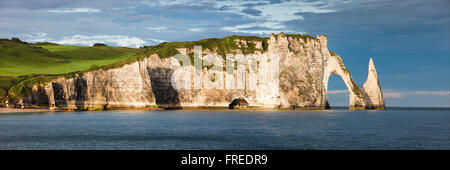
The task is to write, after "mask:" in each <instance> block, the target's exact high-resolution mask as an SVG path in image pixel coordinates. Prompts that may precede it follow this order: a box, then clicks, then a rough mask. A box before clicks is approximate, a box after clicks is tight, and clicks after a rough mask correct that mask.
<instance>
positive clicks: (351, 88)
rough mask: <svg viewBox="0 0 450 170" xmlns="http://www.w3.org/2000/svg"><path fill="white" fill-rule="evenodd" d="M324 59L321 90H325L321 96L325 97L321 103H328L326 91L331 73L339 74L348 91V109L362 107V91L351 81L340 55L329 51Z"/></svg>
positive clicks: (363, 105)
mask: <svg viewBox="0 0 450 170" xmlns="http://www.w3.org/2000/svg"><path fill="white" fill-rule="evenodd" d="M326 60H327V61H326V62H325V67H324V70H323V71H324V72H323V73H324V75H323V84H324V89H323V90H324V91H325V92H324V93H323V96H322V97H323V98H324V99H325V101H323V105H325V107H326V105H327V103H328V101H327V100H326V95H327V91H328V79H329V78H330V75H331V74H333V75H339V76H340V77H341V78H342V80H343V81H344V83H345V85H346V86H347V89H348V92H349V109H352V110H359V109H364V108H365V102H364V96H363V93H362V91H361V90H360V89H359V87H358V85H356V83H355V82H354V81H353V79H352V76H351V74H350V72H349V71H348V70H347V68H346V67H345V65H344V62H342V59H341V57H339V55H337V54H335V53H334V52H330V57H327V59H326Z"/></svg>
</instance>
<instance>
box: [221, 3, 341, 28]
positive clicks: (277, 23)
mask: <svg viewBox="0 0 450 170" xmlns="http://www.w3.org/2000/svg"><path fill="white" fill-rule="evenodd" d="M258 2H259V5H254V6H252V7H251V8H248V7H247V6H246V5H245V4H248V3H250V2H249V1H243V0H238V1H218V2H216V4H215V7H216V8H221V7H227V8H226V9H225V10H223V11H222V12H227V13H234V14H238V15H242V16H245V17H247V18H250V19H255V20H259V21H257V22H255V23H252V24H253V25H251V26H250V25H249V24H245V25H237V26H228V27H223V28H222V30H226V31H230V32H240V33H250V34H270V33H272V32H292V31H291V30H288V29H287V28H286V26H285V25H284V22H286V21H292V20H303V19H304V18H303V16H301V15H299V14H298V13H300V12H307V13H330V12H335V11H336V9H331V8H330V7H331V6H333V4H335V1H328V2H327V3H326V4H324V2H318V1H284V2H280V3H273V4H271V3H270V1H269V0H263V1H258ZM244 9H252V10H254V11H260V13H258V14H250V13H245V10H244ZM261 28H262V29H261Z"/></svg>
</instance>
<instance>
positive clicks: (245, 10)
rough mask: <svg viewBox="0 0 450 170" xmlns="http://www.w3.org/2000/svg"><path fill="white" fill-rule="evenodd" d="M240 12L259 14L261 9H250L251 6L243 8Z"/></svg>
mask: <svg viewBox="0 0 450 170" xmlns="http://www.w3.org/2000/svg"><path fill="white" fill-rule="evenodd" d="M242 12H243V13H246V14H250V15H253V16H260V15H261V13H262V11H260V10H257V9H252V8H245V9H243V10H242Z"/></svg>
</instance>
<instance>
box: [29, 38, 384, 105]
mask: <svg viewBox="0 0 450 170" xmlns="http://www.w3.org/2000/svg"><path fill="white" fill-rule="evenodd" d="M266 40H267V41H266ZM235 43H237V46H238V47H239V48H237V49H235V50H234V51H232V52H233V53H235V54H238V55H236V56H235V57H237V59H239V58H243V59H246V62H244V63H243V65H241V66H238V67H236V68H234V71H231V72H227V71H222V70H223V69H222V70H221V69H219V70H214V69H211V67H207V68H204V67H202V68H201V69H199V68H198V67H196V68H194V66H192V65H186V66H183V67H182V65H181V64H180V61H179V60H178V59H176V58H174V57H168V58H163V59H162V58H161V57H160V56H158V55H157V54H151V55H150V56H148V57H147V58H143V59H142V60H139V61H136V62H134V63H131V64H127V65H124V66H122V67H120V68H113V69H109V70H98V71H91V72H87V73H84V74H83V75H76V76H75V77H74V78H64V77H60V78H57V79H54V80H52V81H51V82H50V83H48V84H45V85H39V86H42V87H40V88H37V89H41V90H34V91H33V92H32V93H34V94H35V96H41V97H36V98H39V101H40V100H46V101H47V102H37V101H33V102H32V104H36V103H39V104H41V105H45V103H48V104H47V105H48V106H49V107H51V108H52V107H55V108H56V109H69V110H72V109H79V110H80V109H81V110H84V109H88V110H96V109H114V108H168V109H174V108H175V109H179V108H183V107H223V108H227V107H229V104H230V103H232V101H233V100H235V99H237V98H240V99H243V100H245V101H246V102H248V106H249V107H260V108H274V109H283V108H286V109H297V108H300V109H301V108H307V109H325V108H329V105H328V102H327V98H326V97H327V90H328V79H329V77H330V75H331V74H337V75H339V76H341V78H342V80H343V81H344V83H345V84H346V86H347V88H348V91H349V100H350V106H349V108H350V109H365V108H367V109H374V108H376V109H382V108H384V98H383V96H382V93H381V88H380V86H379V82H378V76H377V75H376V71H375V67H374V65H373V61H372V60H371V62H370V64H369V76H368V80H367V81H366V83H365V84H364V88H361V89H360V88H359V87H358V85H357V84H356V83H355V82H354V81H353V79H352V77H351V74H350V72H349V71H348V70H347V69H346V67H345V65H344V63H343V61H342V59H341V58H340V56H339V55H337V54H335V53H330V51H329V50H328V48H327V38H326V37H325V36H318V37H317V38H312V37H305V36H299V35H285V34H283V33H280V34H278V35H275V34H272V35H271V36H270V38H269V39H265V42H262V41H258V39H256V40H251V41H250V40H236V41H235ZM263 43H267V44H268V47H266V48H263V47H264V44H263ZM250 44H253V46H252V47H250ZM243 48H255V49H257V50H254V54H245V55H244V53H243V51H245V50H242V49H243ZM177 50H178V52H179V53H181V54H184V55H189V54H190V53H192V52H193V51H194V49H191V48H179V49H177ZM216 50H217V49H216ZM200 52H201V53H202V55H199V56H200V59H202V60H203V59H205V56H208V55H210V54H217V52H216V51H215V50H211V49H204V50H203V51H201V50H200ZM275 56H276V57H275ZM164 57H167V56H164ZM220 59H222V58H220ZM220 59H219V63H225V60H223V59H222V60H220ZM235 59H236V58H235ZM202 60H200V61H202ZM227 61H228V58H227ZM252 62H254V63H252ZM188 63H189V62H188ZM250 66H252V68H253V66H257V67H256V68H257V69H255V70H254V71H253V72H251V71H250V70H252V69H250ZM184 74H186V75H184ZM179 75H184V76H181V77H177V76H179ZM212 77H214V78H212ZM172 80H181V81H180V82H182V83H181V84H177V83H175V84H172ZM176 82H178V81H176ZM183 83H184V84H183ZM196 83H198V84H196ZM182 85H183V86H182ZM184 85H187V86H184ZM178 87H183V88H178ZM45 96H47V97H45ZM22 101H23V102H22V103H23V104H26V103H27V102H29V101H30V100H25V98H24V100H22ZM23 104H22V105H23Z"/></svg>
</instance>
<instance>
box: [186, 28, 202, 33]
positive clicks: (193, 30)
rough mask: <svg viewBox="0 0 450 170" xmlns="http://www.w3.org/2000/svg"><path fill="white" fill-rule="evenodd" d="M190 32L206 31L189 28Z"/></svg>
mask: <svg viewBox="0 0 450 170" xmlns="http://www.w3.org/2000/svg"><path fill="white" fill-rule="evenodd" d="M189 31H192V32H201V31H205V29H203V28H189Z"/></svg>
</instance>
